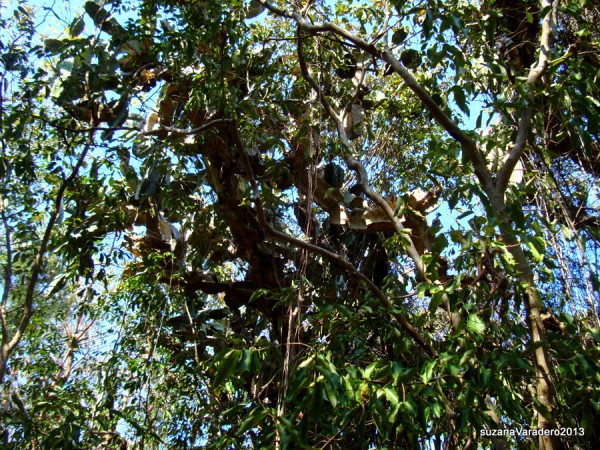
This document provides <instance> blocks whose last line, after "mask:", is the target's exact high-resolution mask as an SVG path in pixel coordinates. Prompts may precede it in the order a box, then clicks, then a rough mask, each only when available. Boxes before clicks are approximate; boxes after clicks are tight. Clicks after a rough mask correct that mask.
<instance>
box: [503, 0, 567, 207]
mask: <svg viewBox="0 0 600 450" xmlns="http://www.w3.org/2000/svg"><path fill="white" fill-rule="evenodd" d="M540 6H541V8H542V10H544V9H547V11H546V16H545V17H544V21H543V22H542V35H541V37H540V55H539V57H538V62H537V64H536V65H535V67H532V68H531V70H530V71H529V75H528V76H527V81H526V83H525V89H526V90H527V99H526V100H525V102H526V103H525V107H524V109H523V111H522V113H521V119H520V120H519V128H518V131H517V137H516V139H515V145H514V147H513V148H512V150H511V152H510V154H509V155H508V158H506V161H505V162H504V164H503V165H502V168H501V169H500V171H499V172H498V180H497V185H496V192H495V200H496V201H497V202H503V199H504V192H505V191H506V188H507V187H508V183H509V181H510V176H511V174H512V173H513V170H514V169H515V166H516V165H517V163H518V162H519V159H520V158H521V155H522V154H523V151H524V150H525V144H526V143H527V135H528V134H529V129H530V127H531V120H532V117H533V107H534V88H535V85H536V84H537V83H538V81H539V80H540V78H541V77H542V76H543V75H544V73H545V72H546V69H547V68H548V61H549V57H550V43H551V41H552V37H553V35H554V33H555V27H556V23H555V15H556V11H557V9H558V0H554V1H553V2H552V3H550V2H549V1H548V0H541V2H540Z"/></svg>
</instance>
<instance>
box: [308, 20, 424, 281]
mask: <svg viewBox="0 0 600 450" xmlns="http://www.w3.org/2000/svg"><path fill="white" fill-rule="evenodd" d="M297 37H298V61H299V63H300V69H301V71H302V76H303V77H304V79H305V80H306V81H307V82H308V84H309V85H310V86H311V87H312V89H313V90H314V91H315V92H316V93H317V95H318V97H319V99H320V101H321V104H322V105H323V108H324V109H325V111H326V112H327V114H328V115H329V117H330V118H331V120H333V122H334V124H335V127H336V129H337V132H338V136H339V138H340V140H341V141H342V146H343V148H344V154H343V156H344V161H345V162H346V165H347V166H348V168H350V169H351V170H353V171H354V172H355V173H356V176H357V177H358V183H357V184H358V186H360V188H361V190H362V191H363V192H364V193H365V195H366V196H367V197H369V198H370V199H371V200H373V201H374V202H375V203H376V204H377V205H378V206H379V207H380V208H381V209H382V210H383V211H384V212H385V213H386V215H387V216H388V218H389V219H390V221H391V223H392V224H393V226H394V229H395V231H396V232H397V233H399V234H402V232H403V231H404V226H403V225H402V223H401V222H400V219H398V217H396V215H395V212H394V211H393V210H392V208H391V207H390V205H389V204H388V203H387V202H386V201H385V199H384V198H383V197H382V196H381V195H380V194H379V193H378V192H375V191H374V190H373V189H371V187H370V186H369V177H368V175H367V170H366V169H365V166H364V165H363V164H362V163H361V162H360V161H359V160H358V159H356V158H354V157H353V156H352V154H351V153H350V140H349V139H348V135H347V134H346V130H345V129H344V124H343V123H342V119H341V118H340V116H339V115H338V114H337V113H336V112H335V110H334V109H333V107H332V106H331V104H330V103H329V101H328V100H327V97H326V96H325V94H324V93H323V90H322V89H321V87H320V86H319V85H318V84H317V82H316V81H315V80H314V78H313V77H312V75H311V74H310V72H309V70H308V66H307V64H306V59H305V58H304V53H303V49H302V43H303V39H302V35H301V33H300V28H298V32H297ZM407 238H408V239H409V241H410V245H409V247H408V249H407V253H408V256H409V257H410V258H411V259H412V261H413V262H414V264H415V267H416V270H417V273H418V274H419V275H420V276H421V277H422V278H423V279H426V278H427V276H426V272H425V264H424V263H423V259H422V258H421V255H419V252H418V251H417V249H416V248H415V245H414V243H413V242H412V239H411V238H410V236H407Z"/></svg>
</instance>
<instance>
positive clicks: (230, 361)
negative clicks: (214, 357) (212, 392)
mask: <svg viewBox="0 0 600 450" xmlns="http://www.w3.org/2000/svg"><path fill="white" fill-rule="evenodd" d="M240 356H241V352H240V351H239V350H237V349H231V350H228V351H227V352H226V353H225V354H224V355H223V356H222V358H221V359H220V362H219V366H218V368H217V373H216V374H215V377H214V378H213V386H214V387H218V386H220V385H221V384H223V383H224V382H225V381H226V380H227V379H228V378H230V377H231V375H233V373H234V372H235V370H236V368H237V363H238V361H239V359H240Z"/></svg>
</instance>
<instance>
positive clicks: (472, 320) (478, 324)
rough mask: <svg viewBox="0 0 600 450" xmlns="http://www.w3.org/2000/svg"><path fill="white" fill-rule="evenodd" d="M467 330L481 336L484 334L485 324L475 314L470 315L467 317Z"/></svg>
mask: <svg viewBox="0 0 600 450" xmlns="http://www.w3.org/2000/svg"><path fill="white" fill-rule="evenodd" d="M467 328H468V329H469V330H472V331H474V332H476V333H478V334H483V333H484V332H485V323H484V322H483V320H481V318H480V317H479V316H478V315H477V314H475V313H471V314H469V316H468V317H467Z"/></svg>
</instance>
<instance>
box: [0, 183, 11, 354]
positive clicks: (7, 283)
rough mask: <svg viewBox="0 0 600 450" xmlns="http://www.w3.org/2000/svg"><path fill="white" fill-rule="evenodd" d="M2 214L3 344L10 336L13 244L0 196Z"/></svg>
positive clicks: (0, 317) (0, 309)
mask: <svg viewBox="0 0 600 450" xmlns="http://www.w3.org/2000/svg"><path fill="white" fill-rule="evenodd" d="M0 212H1V214H2V224H3V226H4V240H5V242H6V266H5V267H4V289H3V291H2V304H1V305H0V321H1V322H2V344H4V343H6V342H7V341H8V339H9V335H8V321H7V318H6V305H7V304H8V297H9V295H10V291H11V289H12V259H13V252H12V243H11V229H10V225H9V224H8V217H6V209H5V207H4V197H3V196H2V195H1V194H0Z"/></svg>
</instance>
